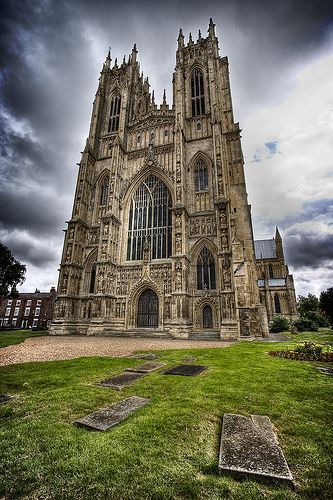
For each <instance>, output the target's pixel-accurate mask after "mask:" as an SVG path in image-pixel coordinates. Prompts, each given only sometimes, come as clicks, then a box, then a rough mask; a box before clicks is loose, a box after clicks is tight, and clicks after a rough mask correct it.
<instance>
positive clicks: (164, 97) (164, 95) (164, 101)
mask: <svg viewBox="0 0 333 500" xmlns="http://www.w3.org/2000/svg"><path fill="white" fill-rule="evenodd" d="M163 104H164V105H165V104H166V93H165V89H164V90H163Z"/></svg>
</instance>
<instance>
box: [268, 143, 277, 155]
mask: <svg viewBox="0 0 333 500" xmlns="http://www.w3.org/2000/svg"><path fill="white" fill-rule="evenodd" d="M277 144H278V141H271V142H265V147H266V149H267V150H268V153H269V154H270V155H271V156H273V155H275V154H276V153H277Z"/></svg>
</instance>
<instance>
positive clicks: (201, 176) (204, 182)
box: [194, 160, 208, 192]
mask: <svg viewBox="0 0 333 500" xmlns="http://www.w3.org/2000/svg"><path fill="white" fill-rule="evenodd" d="M194 186H195V191H196V192H200V191H206V190H207V189H208V169H207V166H206V164H205V163H204V162H203V161H202V160H199V161H198V162H197V164H196V166H195V169H194Z"/></svg>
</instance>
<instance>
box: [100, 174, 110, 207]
mask: <svg viewBox="0 0 333 500" xmlns="http://www.w3.org/2000/svg"><path fill="white" fill-rule="evenodd" d="M108 196H109V177H105V178H104V179H103V182H102V185H101V194H100V200H99V204H100V205H107V204H108Z"/></svg>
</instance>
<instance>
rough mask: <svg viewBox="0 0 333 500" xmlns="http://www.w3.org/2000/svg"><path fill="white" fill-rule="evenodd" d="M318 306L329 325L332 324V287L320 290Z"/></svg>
mask: <svg viewBox="0 0 333 500" xmlns="http://www.w3.org/2000/svg"><path fill="white" fill-rule="evenodd" d="M319 307H320V309H321V310H322V311H324V313H325V314H326V316H327V318H328V320H329V322H330V324H331V326H333V287H332V288H328V289H327V290H326V292H321V294H320V297H319Z"/></svg>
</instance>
